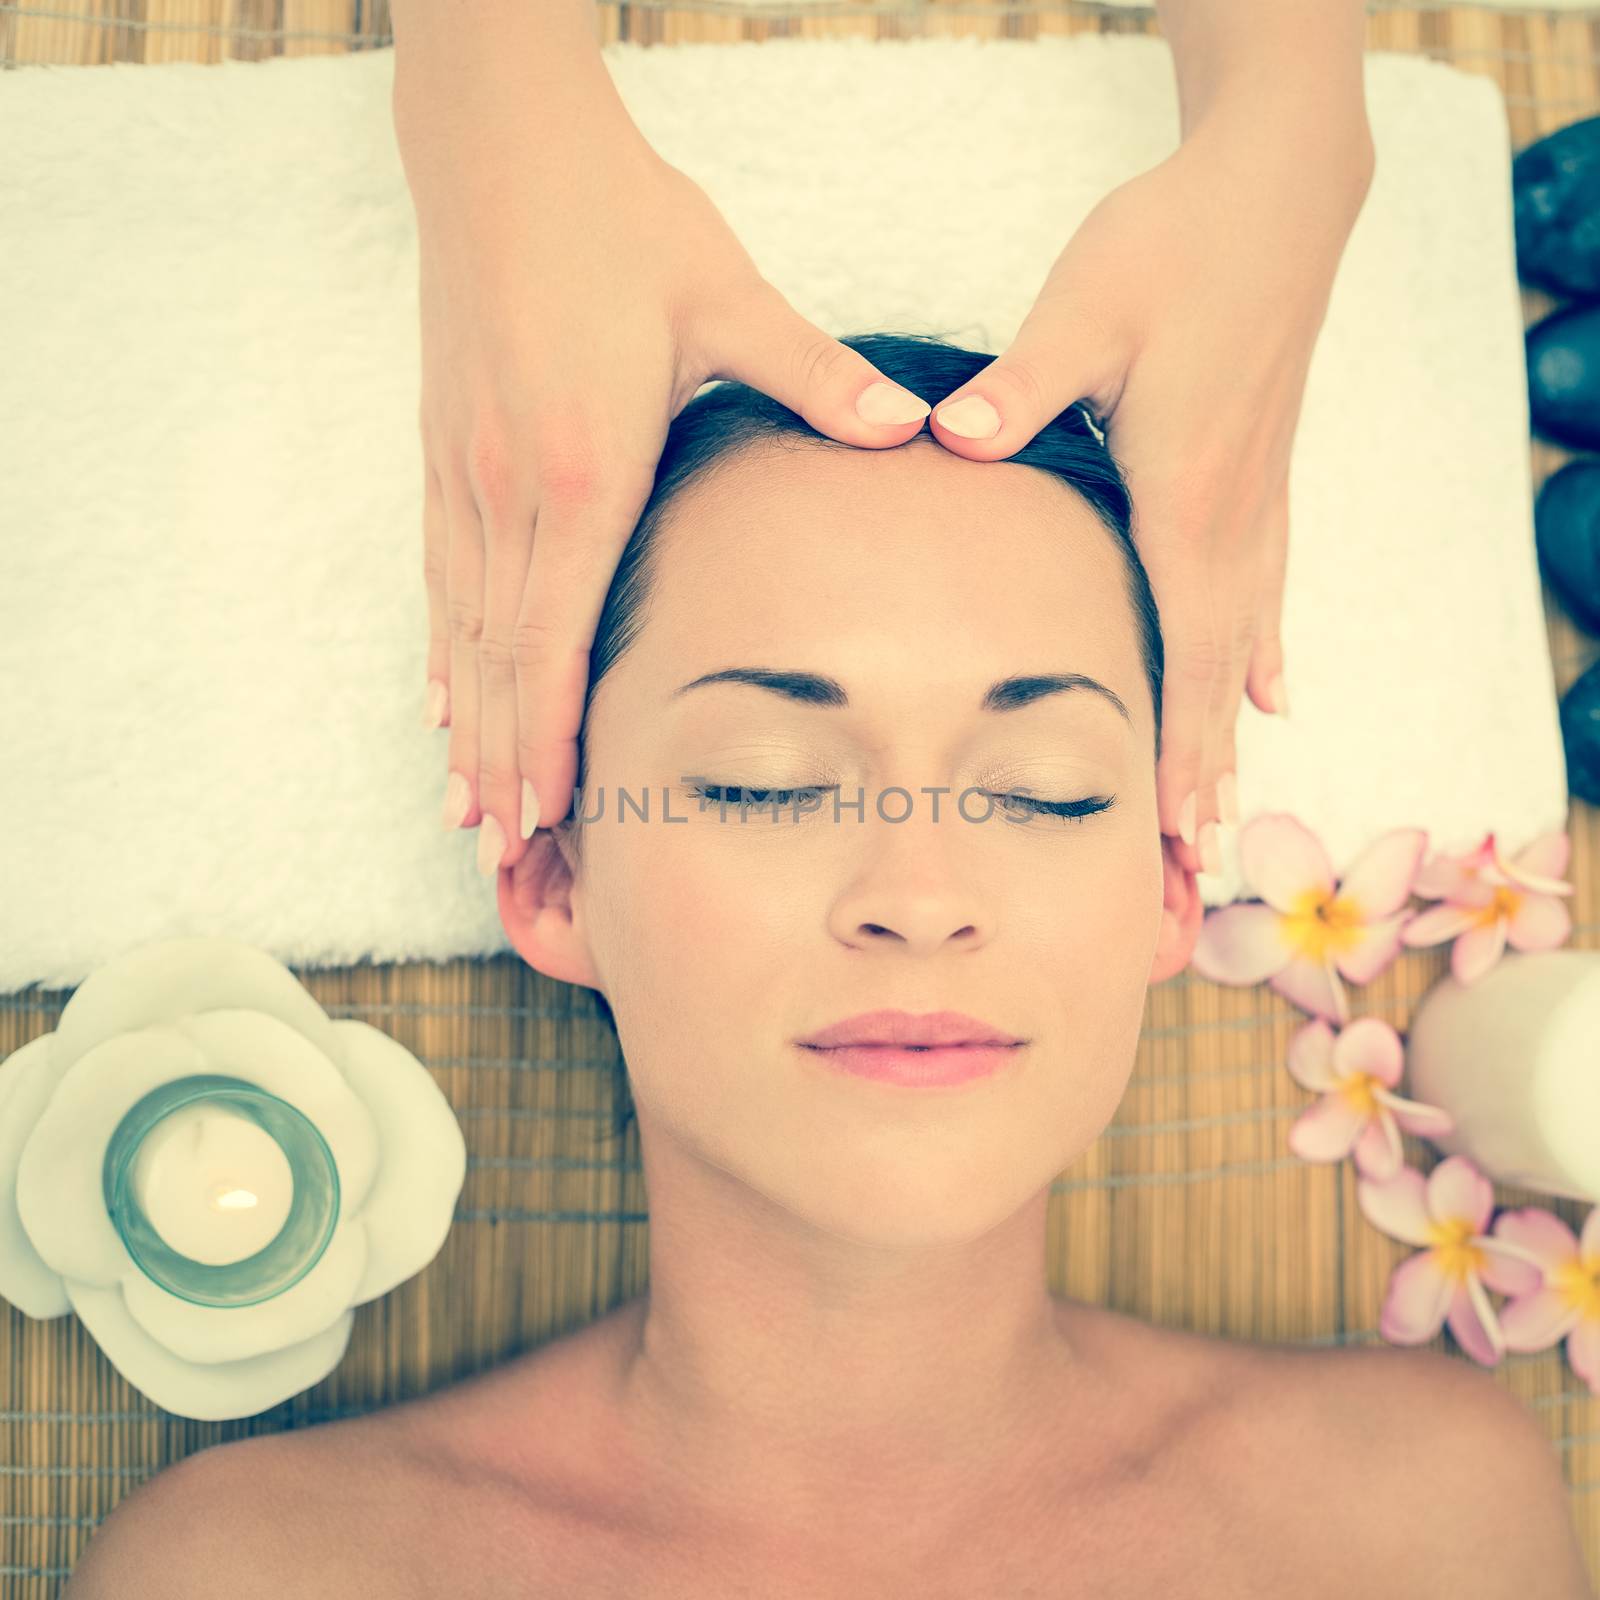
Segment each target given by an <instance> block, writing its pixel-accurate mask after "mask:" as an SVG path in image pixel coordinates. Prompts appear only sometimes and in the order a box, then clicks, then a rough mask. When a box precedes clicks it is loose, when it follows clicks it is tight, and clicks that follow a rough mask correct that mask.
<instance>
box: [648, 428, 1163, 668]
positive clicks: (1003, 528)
mask: <svg viewBox="0 0 1600 1600" xmlns="http://www.w3.org/2000/svg"><path fill="white" fill-rule="evenodd" d="M657 539H658V545H657V549H656V552H655V555H656V560H655V563H654V566H655V574H654V579H653V583H652V597H651V602H650V607H649V610H650V620H649V624H648V626H647V628H646V629H645V630H644V631H645V633H646V634H653V635H654V639H653V643H654V644H655V646H656V647H657V648H658V649H659V650H660V651H661V652H663V653H665V654H668V655H670V656H671V658H672V659H674V660H677V659H682V658H683V656H684V653H685V652H690V653H694V652H698V653H702V654H703V653H705V651H706V650H707V649H710V650H712V651H713V652H714V653H718V654H720V653H724V652H726V651H730V650H731V651H739V650H741V649H742V650H743V651H744V652H745V653H746V654H747V655H749V653H750V652H751V651H754V652H755V653H754V654H753V655H750V659H752V660H754V659H763V660H764V659H766V658H768V657H769V656H770V655H771V647H772V646H773V645H776V644H778V643H780V642H781V643H783V644H800V643H806V642H811V643H816V644H819V645H820V643H821V642H822V641H823V640H824V639H825V638H826V637H827V636H828V634H829V632H830V631H832V630H855V629H860V628H870V629H872V630H873V631H874V632H876V633H877V634H878V635H879V636H880V637H882V638H883V639H884V640H886V641H888V640H904V641H906V642H908V643H913V644H914V643H915V641H918V640H921V641H923V642H924V644H925V645H926V647H927V648H929V649H933V650H937V651H939V652H941V653H943V654H944V655H946V656H948V654H949V652H950V651H951V650H952V649H961V648H963V647H967V646H970V647H974V648H976V647H978V646H979V645H980V644H981V642H982V641H984V640H988V639H1004V638H1006V637H1010V638H1011V639H1012V640H1013V641H1015V643H1014V646H1013V648H1012V649H1011V651H1010V655H1011V657H1012V658H1015V656H1016V655H1017V654H1018V653H1019V652H1025V653H1027V654H1030V655H1031V654H1033V653H1035V651H1036V650H1038V649H1047V648H1048V647H1049V646H1051V645H1056V646H1059V647H1068V646H1070V647H1071V648H1070V651H1069V652H1068V653H1070V654H1071V655H1073V656H1074V657H1079V658H1081V657H1083V656H1084V655H1085V654H1086V653H1090V654H1093V655H1094V656H1095V657H1096V660H1097V662H1098V666H1099V667H1102V668H1105V669H1107V670H1111V669H1112V667H1113V663H1114V662H1118V661H1121V660H1122V659H1123V657H1124V653H1125V652H1127V651H1130V650H1132V649H1133V640H1132V615H1131V611H1130V608H1129V604H1128V598H1127V591H1126V569H1125V566H1124V563H1123V560H1122V557H1121V555H1120V554H1119V552H1118V551H1117V549H1116V546H1115V543H1114V536H1113V534H1112V533H1111V532H1110V531H1109V530H1108V529H1107V528H1106V527H1105V526H1104V525H1103V524H1102V523H1101V521H1100V520H1099V518H1098V517H1097V516H1096V515H1095V514H1094V512H1093V511H1092V510H1091V509H1090V508H1089V506H1088V505H1087V504H1086V503H1085V501H1084V500H1083V498H1082V497H1081V496H1080V495H1079V494H1077V493H1076V492H1075V491H1074V490H1073V488H1072V487H1071V485H1070V484H1067V483H1064V482H1062V481H1061V480H1060V479H1059V478H1057V477H1055V476H1054V475H1052V474H1049V473H1046V472H1043V471H1040V470H1039V469H1038V468H1035V467H1029V466H1024V465H1019V464H1017V463H1015V462H1008V461H996V462H975V461H967V460H965V459H964V458H963V457H960V456H957V455H955V454H953V453H952V452H951V451H948V450H946V449H944V447H943V446H942V445H940V444H939V443H938V442H937V441H935V440H933V439H931V438H927V437H921V436H919V437H918V438H914V439H912V440H911V441H910V442H908V443H907V444H904V445H900V446H897V447H895V448H893V449H889V450H862V449H856V448H853V447H849V446H843V445H830V446H826V447H823V446H818V445H816V444H813V443H810V442H808V441H804V440H800V439H797V438H796V436H793V435H788V436H781V437H780V438H779V439H778V440H776V441H764V442H762V443H760V444H757V445H756V446H753V447H751V448H748V449H746V450H744V451H742V452H740V453H739V454H738V455H737V456H735V457H731V458H728V459H725V460H724V461H723V462H720V463H719V464H718V466H717V467H716V469H715V470H713V471H712V472H709V473H707V474H705V475H703V476H702V477H701V478H699V479H698V480H696V481H695V482H693V483H691V484H690V485H688V486H687V487H686V488H685V489H684V490H683V491H682V492H681V493H680V495H679V496H678V497H677V499H676V500H675V501H674V502H673V504H672V505H671V506H670V507H669V509H668V513H667V515H666V516H665V517H664V518H663V521H662V525H661V527H660V529H659V530H658V534H657ZM644 642H645V641H644V638H643V637H641V641H640V643H641V644H643V643H644ZM763 645H765V646H767V647H768V648H766V649H761V648H758V647H760V646H763ZM1053 653H1054V654H1055V655H1056V656H1060V655H1061V654H1062V653H1063V650H1062V648H1057V649H1056V650H1055V651H1054V652H1053ZM708 664H710V665H718V664H721V663H708ZM1052 664H1053V665H1057V666H1059V665H1060V662H1059V661H1058V662H1054V663H1052ZM1073 664H1074V665H1075V666H1076V665H1079V662H1077V661H1075V662H1074V663H1073ZM1083 670H1089V671H1094V670H1095V668H1094V667H1092V666H1086V667H1084V668H1083Z"/></svg>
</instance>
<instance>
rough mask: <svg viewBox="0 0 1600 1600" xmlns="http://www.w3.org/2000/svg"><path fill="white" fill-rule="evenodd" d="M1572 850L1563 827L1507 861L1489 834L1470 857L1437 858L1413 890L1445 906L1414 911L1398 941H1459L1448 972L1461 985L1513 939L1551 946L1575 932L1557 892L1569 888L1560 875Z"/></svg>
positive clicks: (1526, 946)
mask: <svg viewBox="0 0 1600 1600" xmlns="http://www.w3.org/2000/svg"><path fill="white" fill-rule="evenodd" d="M1571 849H1572V841H1571V840H1570V839H1569V838H1568V837H1567V835H1566V834H1565V833H1564V832H1561V831H1560V830H1559V829H1558V830H1557V831H1556V832H1554V833H1546V834H1543V835H1541V836H1540V837H1539V838H1537V839H1535V840H1534V841H1533V843H1532V844H1530V845H1529V846H1527V848H1526V849H1524V850H1522V851H1521V852H1519V853H1518V854H1517V855H1516V856H1514V857H1512V859H1511V860H1510V861H1507V860H1506V859H1505V857H1504V856H1503V855H1502V854H1501V853H1500V849H1499V846H1498V845H1496V843H1495V837H1494V835H1493V834H1492V833H1490V834H1487V835H1485V837H1484V841H1483V843H1482V844H1480V845H1479V846H1478V848H1477V849H1476V850H1470V851H1468V852H1467V853H1466V854H1465V855H1460V856H1447V855H1440V856H1435V857H1434V858H1433V859H1432V860H1431V861H1429V862H1428V864H1427V865H1426V866H1425V867H1424V868H1423V869H1422V871H1421V872H1419V873H1418V874H1417V881H1416V883H1415V884H1414V885H1413V889H1414V892H1415V893H1417V894H1419V895H1421V896H1422V897H1423V898H1424V899H1425V900H1439V901H1441V902H1442V904H1440V905H1436V906H1429V907H1428V909H1427V910H1426V911H1419V912H1418V913H1417V914H1416V915H1415V916H1414V917H1412V918H1411V920H1410V921H1409V922H1408V923H1406V925H1405V926H1404V927H1403V928H1402V929H1401V930H1400V942H1401V943H1402V944H1404V945H1406V946H1407V947H1408V948H1412V949H1415V948H1417V947H1418V946H1421V945H1430V944H1439V943H1440V942H1441V941H1443V940H1445V939H1454V940H1455V944H1454V946H1453V947H1452V948H1451V951H1450V971H1451V973H1452V974H1453V975H1454V977H1455V979H1456V981H1457V982H1458V983H1472V982H1473V981H1474V980H1475V979H1478V978H1481V977H1482V976H1483V975H1484V973H1486V972H1487V971H1488V970H1489V969H1490V968H1491V967H1492V966H1493V965H1494V964H1495V962H1497V961H1498V960H1499V959H1500V957H1501V955H1502V954H1503V953H1504V951H1505V947H1506V945H1507V944H1508V943H1509V944H1510V945H1511V946H1512V948H1513V949H1516V950H1553V949H1554V948H1555V947H1556V946H1557V945H1559V944H1563V943H1565V942H1566V939H1567V936H1568V934H1570V933H1571V932H1572V917H1571V914H1570V913H1569V912H1568V910H1567V908H1566V906H1565V905H1564V904H1563V903H1562V902H1561V901H1560V900H1559V899H1557V898H1556V896H1558V895H1569V894H1571V893H1572V885H1571V884H1570V883H1566V882H1564V881H1562V878H1561V874H1562V873H1563V872H1565V871H1566V870H1567V857H1568V855H1569V854H1570V853H1571Z"/></svg>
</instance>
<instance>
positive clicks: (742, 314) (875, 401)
mask: <svg viewBox="0 0 1600 1600" xmlns="http://www.w3.org/2000/svg"><path fill="white" fill-rule="evenodd" d="M694 348H695V351H696V355H697V357H698V359H699V360H700V361H701V363H702V364H703V365H704V366H705V368H706V369H707V371H708V372H710V373H711V374H713V375H714V376H716V377H718V378H732V379H734V380H736V381H737V382H739V383H745V384H748V385H749V386H750V387H751V388H753V389H759V390H760V391H761V392H762V393H763V394H768V395H771V396H772V398H773V399H774V400H776V401H778V402H779V403H780V404H782V405H785V406H787V407H788V408H789V409H790V410H791V411H793V412H795V413H796V414H797V415H799V416H802V417H804V418H805V419H806V421H807V422H809V423H810V424H811V426H812V427H813V428H815V429H816V430H817V431H818V432H819V433H825V434H827V435H828V436H829V438H832V439H837V440H839V442H840V443H841V444H853V445H858V446H860V447H861V448H863V449H867V450H881V449H885V448H887V447H888V446H891V445H898V444H904V443H905V442H906V441H907V440H908V439H910V438H911V437H912V436H913V435H915V434H917V433H920V432H921V430H922V422H923V419H924V418H925V417H926V416H927V415H928V413H929V411H930V410H931V409H932V407H931V406H930V405H929V403H928V402H927V401H926V400H924V399H922V398H921V397H920V396H918V395H914V394H911V393H910V392H909V391H908V390H906V389H902V388H901V387H900V385H899V384H896V383H890V382H889V380H888V379H887V378H885V377H884V375H883V374H882V373H881V372H879V371H878V369H877V368H876V367H875V366H873V364H872V363H871V362H870V361H869V360H868V359H867V358H866V357H865V356H864V355H862V354H861V352H860V351H859V350H852V349H851V348H850V346H849V345H847V344H843V343H841V342H840V341H839V340H838V339H836V338H834V337H833V336H832V335H831V334H829V333H827V332H825V331H824V330H823V329H822V328H819V327H818V326H817V325H816V323H814V322H810V321H808V320H807V319H806V318H805V317H803V316H801V315H800V313H799V312H798V311H796V310H795V309H794V307H793V306H792V305H790V303H789V301H788V300H787V298H785V296H784V294H783V292H782V290H780V289H778V288H777V287H776V285H774V284H773V283H771V282H770V281H769V280H768V279H766V278H763V277H760V276H755V277H753V278H752V279H751V280H750V281H749V282H748V283H747V285H746V286H745V288H744V290H743V292H742V293H741V294H739V295H738V297H737V298H734V299H732V300H725V301H724V302H722V304H721V305H720V306H719V307H717V309H716V312H715V314H714V315H713V314H710V313H708V312H702V313H701V315H700V319H699V325H698V331H697V333H696V335H695V338H694Z"/></svg>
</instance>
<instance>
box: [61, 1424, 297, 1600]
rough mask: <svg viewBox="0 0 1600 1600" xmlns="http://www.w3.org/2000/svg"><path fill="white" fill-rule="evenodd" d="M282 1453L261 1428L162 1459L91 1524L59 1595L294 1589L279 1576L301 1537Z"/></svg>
mask: <svg viewBox="0 0 1600 1600" xmlns="http://www.w3.org/2000/svg"><path fill="white" fill-rule="evenodd" d="M284 1457H285V1452H284V1450H283V1449H282V1447H281V1446H280V1444H279V1441H278V1438H277V1436H273V1435H260V1436H257V1437H253V1438H248V1439H239V1440H234V1441H233V1442H231V1443H228V1444H222V1445H213V1446H212V1447H210V1448H209V1449H206V1450H201V1451H197V1452H196V1453H195V1454H193V1455H189V1456H185V1457H184V1458H183V1459H182V1460H180V1461H175V1462H173V1463H172V1464H171V1465H170V1466H167V1467H163V1468H162V1469H160V1470H159V1471H158V1472H156V1473H155V1474H154V1475H153V1476H152V1477H150V1478H147V1479H146V1480H145V1481H144V1482H143V1483H141V1484H140V1485H139V1486H138V1488H136V1489H135V1490H134V1491H133V1492H132V1493H131V1494H128V1495H124V1496H123V1498H122V1499H121V1500H120V1501H118V1503H117V1505H116V1506H115V1507H114V1508H113V1510H112V1511H111V1513H110V1515H109V1516H107V1517H106V1518H105V1520H104V1521H103V1522H102V1523H101V1524H100V1525H99V1527H97V1528H96V1529H95V1531H94V1533H93V1534H92V1535H91V1536H90V1539H89V1542H88V1544H87V1545H86V1546H85V1547H84V1549H83V1551H82V1552H81V1553H80V1555H79V1557H78V1560H77V1562H76V1563H75V1564H74V1566H73V1569H72V1574H71V1578H70V1580H69V1582H68V1585H67V1588H66V1590H65V1591H64V1600H101V1597H102V1596H104V1597H113V1596H114V1597H116V1600H146V1597H147V1596H148V1597H150V1600H154V1597H156V1596H157V1595H160V1596H162V1597H163V1600H188V1597H189V1596H200V1595H213V1594H222V1593H227V1594H231V1595H234V1596H236V1597H238V1600H255V1597H256V1596H260V1597H262V1600H266V1597H267V1596H269V1595H271V1596H279V1597H281V1600H288V1597H290V1596H292V1595H295V1594H297V1593H299V1592H301V1591H300V1590H298V1589H296V1588H295V1587H293V1585H292V1584H291V1583H290V1582H289V1581H288V1580H289V1579H290V1577H291V1576H292V1574H293V1571H294V1570H295V1566H296V1563H297V1561H298V1557H299V1554H300V1552H301V1551H302V1550H303V1549H304V1545H303V1543H302V1542H301V1541H298V1540H296V1538H295V1527H296V1523H297V1520H298V1515H297V1508H296V1507H295V1505H294V1496H293V1495H292V1493H291V1483H292V1479H291V1477H290V1475H289V1474H288V1473H287V1472H286V1471H285V1470H284Z"/></svg>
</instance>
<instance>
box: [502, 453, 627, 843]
mask: <svg viewBox="0 0 1600 1600" xmlns="http://www.w3.org/2000/svg"><path fill="white" fill-rule="evenodd" d="M653 483H654V469H653V467H651V466H650V465H649V463H648V462H647V461H641V462H636V463H635V464H634V466H633V467H632V468H631V469H629V468H627V467H625V466H623V465H621V464H619V465H618V467H617V469H616V471H615V472H613V473H612V474H610V475H609V476H608V477H607V478H606V480H605V481H604V483H602V482H600V481H599V480H598V479H593V480H590V479H587V478H584V477H578V478H571V477H569V478H567V479H562V478H560V477H559V476H556V477H552V478H551V480H550V481H548V482H547V483H545V484H544V485H542V487H541V493H540V502H539V516H538V523H537V526H536V528H535V533H534V541H533V559H532V561H531V562H530V564H529V566H528V570H527V574H526V577H525V579H524V581H523V584H522V588H521V590H520V593H519V594H517V595H511V591H510V588H509V586H508V587H507V589H506V590H505V593H506V594H507V595H509V596H511V598H512V600H513V602H514V611H513V614H512V617H511V621H510V638H511V657H512V662H513V666H514V668H515V679H516V682H515V703H516V709H517V714H516V719H515V722H516V726H515V729H514V730H512V737H511V740H510V748H509V755H510V757H511V758H512V760H513V761H514V763H515V770H517V771H520V772H521V773H522V775H523V778H524V784H523V787H522V791H521V794H520V795H519V798H518V816H519V821H520V826H521V832H522V834H523V836H524V837H531V835H532V833H533V830H534V828H535V827H543V828H549V827H554V826H555V825H556V824H558V823H559V822H560V821H561V820H562V819H563V817H565V815H566V814H567V812H568V811H569V810H570V809H571V803H570V802H571V800H572V798H573V795H574V786H575V783H576V780H577V773H578V732H579V729H580V728H581V726H582V722H583V703H584V696H585V693H586V691H587V689H588V684H589V652H590V647H591V645H592V644H593V642H594V636H595V628H596V625H597V624H598V622H599V620H600V612H601V608H602V607H603V606H604V604H605V598H606V594H607V592H608V590H609V589H610V587H611V579H612V576H613V574H614V572H615V569H616V565H617V561H618V558H619V553H620V552H621V551H622V550H623V549H624V548H625V546H626V545H627V542H628V538H629V536H630V535H631V533H632V532H633V529H634V526H635V525H636V524H637V522H638V520H639V514H640V512H641V511H642V510H643V509H644V506H645V502H646V501H647V500H648V499H649V498H650V490H651V488H652V486H653ZM553 795H559V796H561V797H562V798H561V799H560V800H559V801H555V802H551V801H549V800H548V798H547V797H549V796H553ZM547 805H548V807H549V810H548V811H546V810H545V809H544V808H545V807H546V806H547ZM557 805H559V807H560V811H559V813H558V812H557V811H556V806H557Z"/></svg>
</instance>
